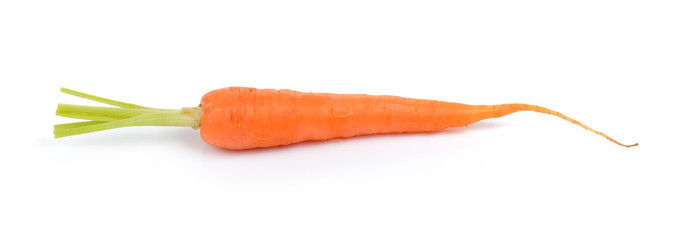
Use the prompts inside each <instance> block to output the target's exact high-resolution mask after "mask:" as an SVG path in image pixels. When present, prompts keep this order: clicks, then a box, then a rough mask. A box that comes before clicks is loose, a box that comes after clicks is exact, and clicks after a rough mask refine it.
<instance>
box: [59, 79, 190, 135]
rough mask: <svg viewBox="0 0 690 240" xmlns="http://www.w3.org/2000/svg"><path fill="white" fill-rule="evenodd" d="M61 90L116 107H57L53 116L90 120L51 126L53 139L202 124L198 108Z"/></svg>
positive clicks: (65, 105) (66, 105) (70, 105)
mask: <svg viewBox="0 0 690 240" xmlns="http://www.w3.org/2000/svg"><path fill="white" fill-rule="evenodd" d="M60 91H62V92H64V93H67V94H70V95H74V96H77V97H82V98H86V99H89V100H93V101H97V102H101V103H105V104H108V105H113V106H116V107H94V106H82V105H73V104H62V103H61V104H58V108H57V111H56V112H55V114H56V115H58V116H62V117H68V118H75V119H84V120H91V121H84V122H75V123H66V124H56V125H54V127H53V134H54V135H55V138H60V137H67V136H73V135H77V134H84V133H90V132H98V131H103V130H108V129H114V128H121V127H130V126H179V127H192V128H194V129H197V128H199V125H200V122H201V115H202V114H201V107H191V108H182V109H159V108H150V107H144V106H140V105H136V104H131V103H125V102H120V101H115V100H112V99H107V98H102V97H97V96H94V95H90V94H86V93H82V92H78V91H74V90H70V89H67V88H62V89H60Z"/></svg>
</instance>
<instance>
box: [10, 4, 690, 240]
mask: <svg viewBox="0 0 690 240" xmlns="http://www.w3.org/2000/svg"><path fill="white" fill-rule="evenodd" d="M688 12H690V8H689V7H688V4H687V1H610V0H596V1H532V0H528V1H377V0H365V1H216V2H214V1H189V2H185V1H142V0H136V1H3V2H2V3H0V79H1V80H2V83H3V84H2V94H1V97H2V103H3V111H2V112H3V113H2V126H3V131H2V132H3V134H2V149H3V150H2V157H1V159H2V160H0V238H2V239H393V238H395V239H688V238H690V229H689V228H688V226H690V206H689V205H690V162H689V160H690V158H689V154H688V151H687V147H688V146H687V144H688V141H687V139H688V133H689V131H688V114H687V103H688V102H689V100H690V99H689V97H688V96H687V95H688V93H687V92H688V91H687V90H688V87H687V83H686V82H688V80H690V73H689V72H690V71H689V70H690V68H689V67H690V57H689V56H690V47H689V46H690V44H689V43H690V31H689V29H690V17H689V16H690V14H688ZM61 86H64V87H68V88H73V89H75V90H80V91H85V92H88V93H92V94H95V95H99V96H104V97H110V98H114V99H117V100H123V101H128V102H133V103H138V104H142V105H150V106H154V107H162V108H177V107H185V106H195V105H197V104H198V103H199V99H200V98H201V96H202V95H203V94H204V93H206V92H207V91H209V90H212V89H216V88H222V87H227V86H251V87H257V88H288V89H293V90H300V91H313V92H334V93H366V94H390V95H399V96H405V97H415V98H428V99H437V100H445V101H454V102H463V103H470V104H494V103H508V102H525V103H532V104H538V105H541V106H546V107H550V108H553V109H555V110H557V111H560V112H563V113H565V114H567V115H570V116H572V117H574V118H576V119H578V120H580V121H582V122H584V123H585V124H588V125H590V126H592V127H593V128H595V129H598V130H601V131H603V132H605V133H607V134H609V135H611V136H612V137H614V138H617V139H619V140H620V141H622V142H625V143H634V142H639V143H640V146H639V147H637V148H631V149H626V148H623V147H620V146H617V145H615V144H612V143H610V142H608V141H606V140H605V139H603V138H601V137H599V136H596V135H595V134H592V133H589V132H587V131H585V130H583V129H581V128H579V127H577V126H574V125H572V124H570V123H568V122H566V121H563V120H561V119H558V118H555V117H551V116H547V115H543V114H537V113H517V114H514V115H510V116H507V117H505V118H501V119H492V120H487V121H484V122H482V123H479V124H475V125H471V126H469V127H463V128H456V129H450V130H447V131H444V132H440V133H436V134H412V135H387V136H370V137H358V138H352V139H344V140H332V141H325V142H314V143H305V144H297V145H293V146H288V147H280V148H272V149H262V150H251V151H239V152H235V151H225V150H220V149H217V148H214V147H212V146H209V145H206V144H205V143H204V142H203V141H202V140H201V139H200V138H199V132H198V131H194V130H192V129H188V128H171V127H159V128H156V127H140V128H126V129H118V130H112V131H106V132H100V133H94V134H88V135H81V136H75V137H69V138H63V139H53V138H52V125H53V124H56V123H64V122H69V121H70V120H69V119H63V118H60V117H56V116H54V113H55V107H56V104H57V103H58V102H64V103H74V104H92V103H90V102H87V101H84V100H82V99H78V98H76V97H71V96H68V95H65V94H61V93H59V91H58V90H59V87H61Z"/></svg>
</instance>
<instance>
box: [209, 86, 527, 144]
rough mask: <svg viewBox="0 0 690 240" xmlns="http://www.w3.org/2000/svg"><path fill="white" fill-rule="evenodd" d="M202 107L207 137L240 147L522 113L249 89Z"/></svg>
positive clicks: (217, 96)
mask: <svg viewBox="0 0 690 240" xmlns="http://www.w3.org/2000/svg"><path fill="white" fill-rule="evenodd" d="M201 106H202V109H203V117H202V120H201V126H200V127H201V137H202V139H203V140H204V141H205V142H206V143H208V144H211V145H213V146H217V147H221V148H226V149H236V150H239V149H251V148H260V147H271V146H279V145H287V144H292V143H297V142H302V141H310V140H326V139H332V138H344V137H352V136H358V135H369V134H381V133H406V132H434V131H439V130H443V129H446V128H449V127H459V126H466V125H469V124H472V123H474V122H477V121H480V120H483V119H487V118H495V117H501V116H504V115H507V114H510V113H513V112H515V111H518V110H517V109H510V108H508V107H505V106H502V105H496V106H490V105H467V104H461V103H452V102H443V101H435V100H424V99H412V98H402V97H396V96H386V95H364V94H331V93H307V92H298V91H292V90H275V89H255V88H244V87H229V88H223V89H218V90H214V91H211V92H209V93H207V94H206V95H204V97H203V98H202V101H201Z"/></svg>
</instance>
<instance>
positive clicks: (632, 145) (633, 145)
mask: <svg viewBox="0 0 690 240" xmlns="http://www.w3.org/2000/svg"><path fill="white" fill-rule="evenodd" d="M623 147H627V148H629V147H637V143H635V144H631V145H623Z"/></svg>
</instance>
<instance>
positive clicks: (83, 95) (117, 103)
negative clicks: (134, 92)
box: [60, 87, 157, 109]
mask: <svg viewBox="0 0 690 240" xmlns="http://www.w3.org/2000/svg"><path fill="white" fill-rule="evenodd" d="M60 91H61V92H63V93H67V94H69V95H73V96H77V97H80V98H86V99H89V100H92V101H96V102H101V103H105V104H108V105H112V106H116V107H121V108H135V109H157V108H150V107H144V106H140V105H136V104H132V103H126V102H120V101H116V100H112V99H107V98H103V97H98V96H94V95H91V94H88V93H83V92H79V91H75V90H72V89H68V88H64V87H63V88H60Z"/></svg>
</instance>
